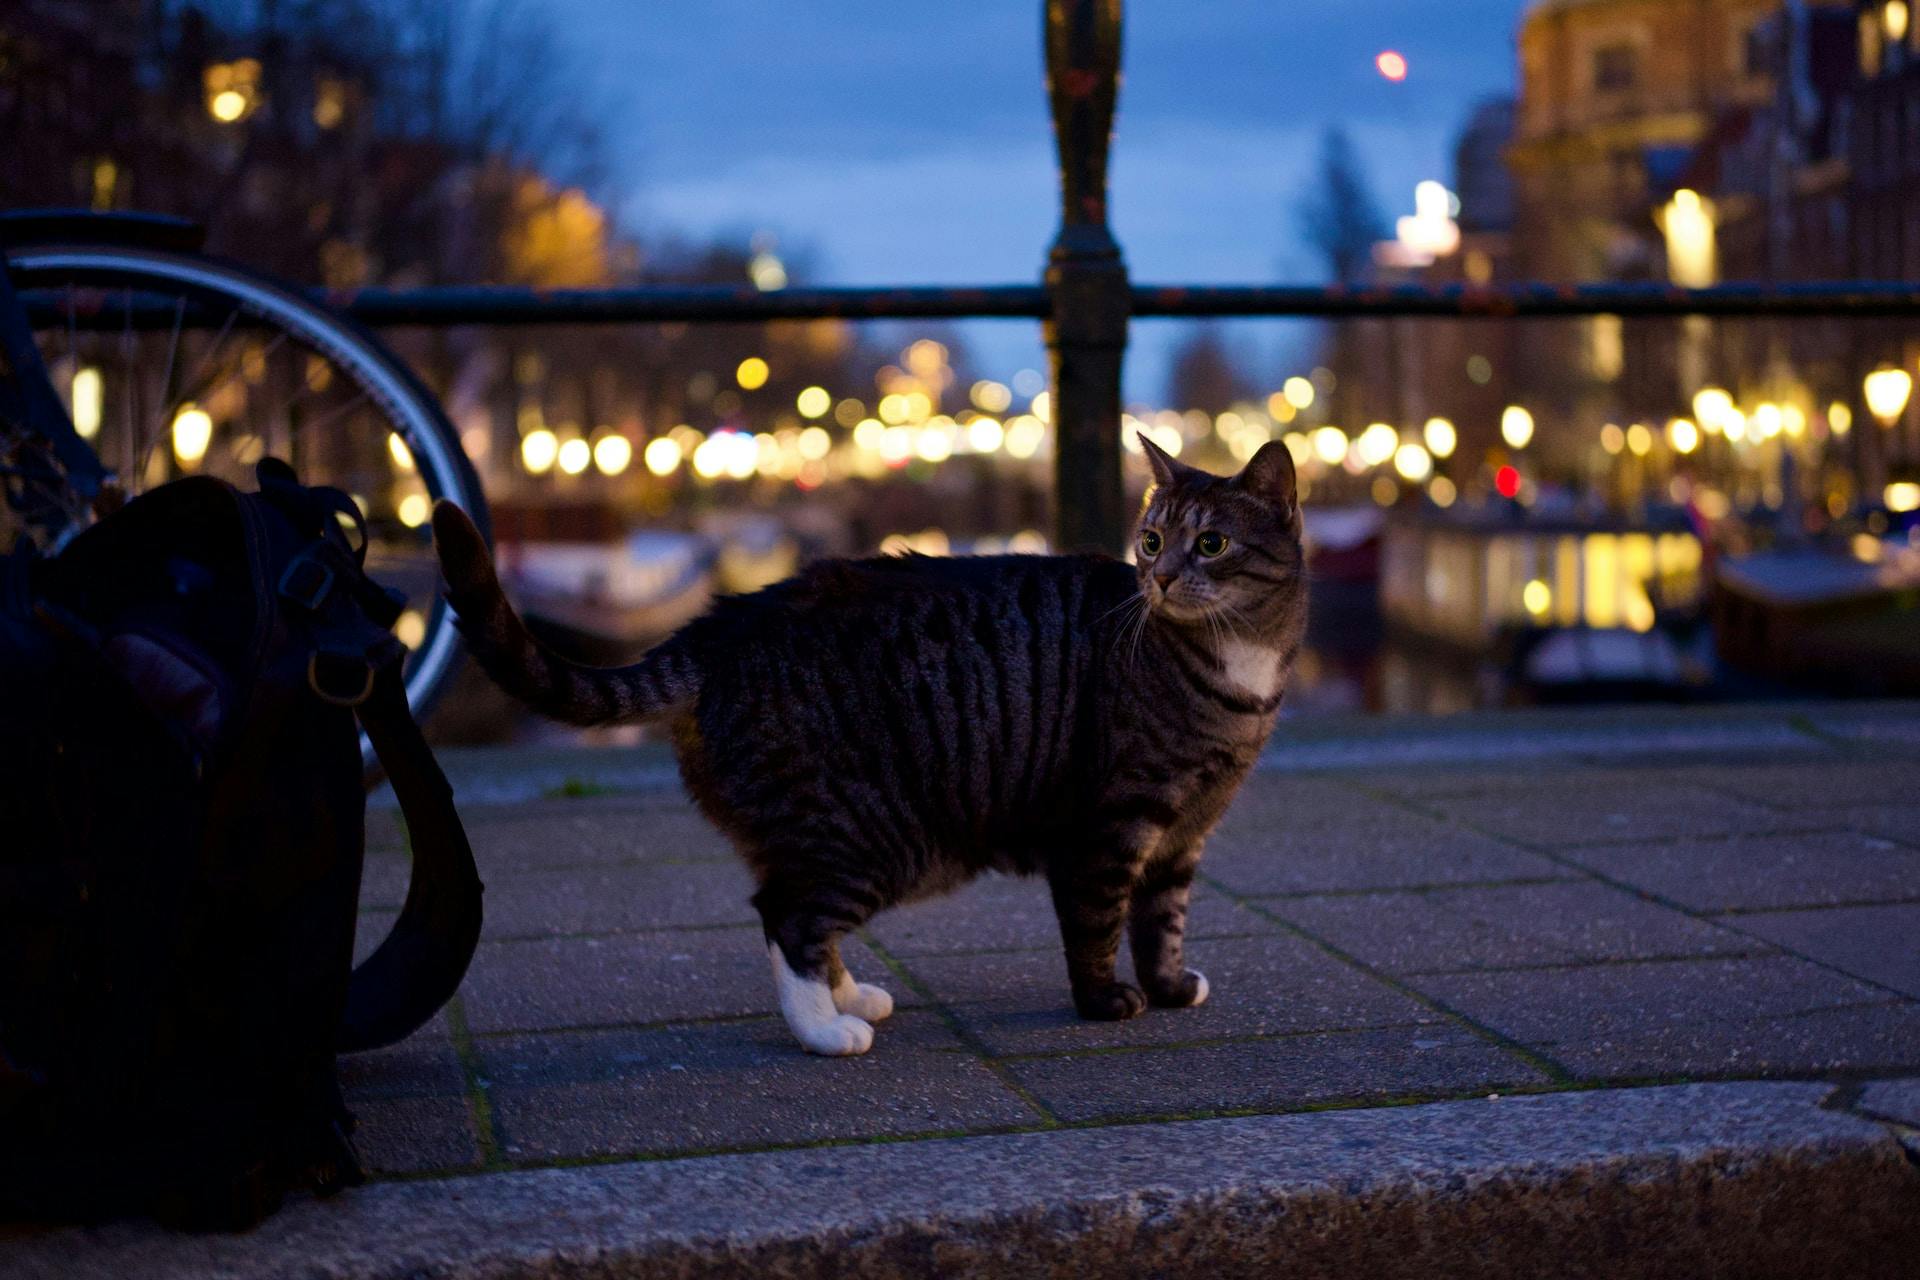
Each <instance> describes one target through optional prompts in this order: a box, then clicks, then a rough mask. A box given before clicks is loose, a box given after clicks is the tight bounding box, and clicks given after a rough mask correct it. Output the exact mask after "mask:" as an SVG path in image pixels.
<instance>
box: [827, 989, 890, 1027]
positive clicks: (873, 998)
mask: <svg viewBox="0 0 1920 1280" xmlns="http://www.w3.org/2000/svg"><path fill="white" fill-rule="evenodd" d="M833 1007H834V1008H836V1009H838V1010H839V1011H840V1012H842V1013H850V1014H852V1015H853V1016H854V1017H856V1018H865V1019H866V1020H867V1021H868V1022H880V1021H882V1020H884V1019H885V1018H886V1017H887V1016H888V1015H890V1014H891V1013H892V1012H893V997H892V996H890V995H888V994H887V993H886V992H885V991H883V990H881V989H880V988H879V987H876V986H874V985H873V984H872V983H871V982H849V983H847V984H846V985H845V986H841V987H836V988H834V992H833Z"/></svg>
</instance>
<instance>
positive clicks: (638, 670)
mask: <svg viewBox="0 0 1920 1280" xmlns="http://www.w3.org/2000/svg"><path fill="white" fill-rule="evenodd" d="M433 545H434V549H435V550H436V551H438V552H439V553H440V572H441V573H442V574H443V575H444V576H445V578H446V580H447V600H448V602H449V603H450V604H452V605H453V608H454V612H455V613H457V614H458V615H459V626H460V633H461V634H462V635H463V636H465V637H466V640H467V647H468V648H469V649H470V650H471V651H472V652H473V656H474V657H475V658H477V659H478V660H479V662H480V665H481V667H482V668H484V669H485V670H486V673H487V674H488V675H490V676H492V677H493V679H494V682H495V683H497V684H498V685H499V686H500V687H501V688H502V689H505V690H506V691H507V692H508V693H510V694H512V695H513V696H514V697H516V698H518V699H519V700H520V701H522V702H524V703H526V704H527V705H528V706H529V707H532V708H533V709H534V710H535V711H538V712H539V713H540V714H542V715H545V716H550V717H552V718H553V719H555V720H564V721H566V722H568V723H570V724H583V725H592V724H611V723H614V722H617V721H622V720H644V719H648V718H651V717H654V716H660V715H664V714H666V713H668V712H670V711H672V710H674V709H675V708H677V707H679V706H682V705H684V704H685V703H688V702H690V701H692V700H693V698H694V697H695V695H697V694H698V693H699V692H700V668H699V664H698V663H697V662H695V660H694V658H693V655H692V654H691V653H689V652H688V651H687V647H686V645H685V644H684V642H682V641H681V639H680V638H679V637H677V636H676V637H673V638H671V639H669V640H667V641H666V642H665V643H663V644H661V645H660V646H659V647H658V648H655V649H653V650H651V651H649V652H648V654H647V655H646V656H645V657H644V658H642V659H640V661H638V662H636V663H634V664H633V665H632V666H627V667H589V666H583V665H582V664H580V663H577V662H571V661H569V660H568V659H566V658H563V657H561V656H560V655H559V654H557V653H555V652H553V650H551V649H549V648H547V647H546V646H545V645H544V644H541V643H540V641H539V640H537V639H535V638H534V636H533V635H532V633H531V632H529V631H528V630H527V627H526V624H525V623H524V622H522V621H521V620H520V615H519V614H517V613H515V612H514V610H513V605H511V604H510V603H508V601H507V597H506V593H505V592H503V591H501V589H500V579H499V577H498V576H497V575H496V574H495V573H494V569H493V556H492V555H491V554H490V553H489V552H488V550H487V544H486V540H485V539H484V538H482V537H481V536H480V530H478V529H477V528H475V527H474V524H473V521H472V520H471V519H469V518H468V516H467V513H466V512H464V511H462V510H461V509H460V508H459V507H457V506H455V505H453V503H451V502H448V501H446V500H445V499H442V500H441V501H439V502H437V503H435V504H434V508H433Z"/></svg>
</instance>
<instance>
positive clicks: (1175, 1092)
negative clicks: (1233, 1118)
mask: <svg viewBox="0 0 1920 1280" xmlns="http://www.w3.org/2000/svg"><path fill="white" fill-rule="evenodd" d="M1007 1072H1008V1074H1009V1075H1011V1076H1012V1077H1013V1078H1014V1079H1015V1080H1017V1081H1018V1082H1019V1083H1020V1084H1021V1085H1023V1086H1025V1088H1026V1089H1027V1090H1028V1091H1029V1092H1030V1093H1032V1095H1033V1096H1034V1097H1035V1098H1036V1099H1038V1100H1039V1102H1040V1103H1041V1104H1042V1105H1044V1106H1045V1107H1046V1108H1047V1110H1048V1111H1049V1112H1050V1113H1052V1114H1053V1115H1055V1116H1058V1117H1059V1118H1060V1119H1061V1120H1064V1121H1067V1122H1068V1123H1084V1122H1088V1121H1111V1120H1119V1119H1135V1118H1138V1119H1153V1118H1156V1117H1166V1116H1170V1115H1173V1116H1177V1115H1182V1114H1188V1113H1193V1112H1213V1113H1218V1112H1223V1111H1242V1110H1247V1111H1277V1110H1283V1109H1290V1110H1298V1109H1301V1108H1304V1107H1313V1106H1317V1105H1321V1104H1324V1103H1329V1102H1349V1103H1352V1102H1359V1103H1365V1102H1373V1103H1379V1102H1386V1101H1390V1100H1394V1099H1404V1098H1409V1097H1428V1098H1432V1097H1449V1096H1455V1095H1459V1094H1463V1093H1487V1092H1489V1091H1499V1090H1502V1089H1511V1088H1513V1087H1515V1086H1531V1085H1541V1084H1545V1083H1547V1077H1546V1076H1545V1075H1543V1074H1542V1073H1541V1072H1540V1071H1538V1070H1537V1069H1535V1068H1533V1067H1531V1066H1529V1065H1528V1064H1527V1063H1525V1062H1524V1061H1522V1060H1521V1059H1519V1058H1517V1057H1515V1056H1513V1055H1512V1054H1509V1053H1506V1052H1504V1051H1503V1050H1501V1049H1499V1048H1497V1047H1496V1046H1494V1045H1492V1044H1490V1043H1488V1042H1487V1041H1486V1040H1484V1039H1482V1038H1481V1037H1479V1036H1477V1035H1475V1034H1473V1033H1472V1032H1469V1031H1463V1030H1460V1029H1459V1028H1457V1027H1454V1026H1420V1027H1383V1028H1379V1029H1376V1030H1348V1031H1337V1032H1320V1033H1315V1034H1311V1035H1299V1036H1286V1037H1282V1038H1272V1037H1266V1038H1261V1039H1254V1040H1239V1041H1231V1042H1225V1043H1216V1044H1197V1045H1190V1046H1187V1047H1183V1048H1169V1049H1153V1048H1140V1049H1121V1050H1115V1051H1113V1052H1109V1053H1068V1054H1055V1055H1049V1056H1046V1057H1037V1058H1016V1059H1012V1060H1010V1061H1009V1062H1008V1063H1007Z"/></svg>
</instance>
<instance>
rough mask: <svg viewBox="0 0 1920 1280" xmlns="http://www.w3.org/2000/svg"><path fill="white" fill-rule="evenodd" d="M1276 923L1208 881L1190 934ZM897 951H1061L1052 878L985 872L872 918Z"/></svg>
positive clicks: (883, 940)
mask: <svg viewBox="0 0 1920 1280" xmlns="http://www.w3.org/2000/svg"><path fill="white" fill-rule="evenodd" d="M1273 928H1274V926H1273V923H1272V922H1271V921H1269V920H1266V919H1264V918H1263V917H1261V916H1260V915H1258V914H1257V913H1255V912H1254V911H1252V910H1250V909H1249V908H1247V907H1246V906H1244V905H1243V904H1241V903H1239V902H1236V901H1234V900H1233V899H1231V898H1228V897H1225V896H1223V895H1221V894H1218V893H1213V892H1210V891H1209V890H1208V889H1207V888H1206V887H1205V886H1202V887H1201V888H1200V889H1199V890H1198V891H1197V892H1196V893H1195V894H1194V895H1193V899H1192V902H1191V904H1190V911H1189V915H1188V918H1187V936H1188V937H1192V938H1230V937H1235V936H1238V935H1241V934H1248V933H1270V932H1272V931H1273ZM868 932H870V933H871V934H872V936H873V937H874V939H875V940H876V941H878V942H879V943H880V944H881V945H883V946H884V947H886V948H887V950H888V951H889V952H891V953H892V954H893V955H896V956H902V957H907V956H920V955H939V954H945V953H952V952H970V951H1028V950H1031V951H1057V950H1059V948H1060V926H1059V925H1058V924H1057V923H1056V922H1055V920H1054V914H1053V898H1052V896H1051V895H1050V894H1049V892H1048V890H1047V886H1046V884H1045V882H1043V881H1040V880H1027V879H1016V878H1014V877H1010V876H986V877H983V878H981V879H979V880H976V881H975V882H974V883H972V884H970V885H967V886H965V887H964V888H962V889H959V890H957V891H956V892H954V893H952V894H950V895H948V896H946V897H943V898H933V899H929V900H927V901H925V902H915V903H910V904H908V905H907V906H904V907H899V908H897V909H895V910H893V911H887V912H883V913H882V914H881V915H879V916H878V917H876V918H875V919H874V920H873V922H872V923H871V924H870V925H869V926H868Z"/></svg>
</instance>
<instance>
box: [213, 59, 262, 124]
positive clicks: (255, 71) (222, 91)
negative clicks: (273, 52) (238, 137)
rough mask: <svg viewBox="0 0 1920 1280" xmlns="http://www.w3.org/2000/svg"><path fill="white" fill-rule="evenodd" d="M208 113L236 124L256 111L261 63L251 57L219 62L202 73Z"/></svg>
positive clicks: (225, 121)
mask: <svg viewBox="0 0 1920 1280" xmlns="http://www.w3.org/2000/svg"><path fill="white" fill-rule="evenodd" d="M201 83H202V86H203V88H204V90H205V93H206V99H207V114H208V115H210V116H212V117H213V118H214V119H215V120H217V121H219V122H220V123H221V124H233V123H235V122H237V121H240V120H244V119H246V118H247V117H248V116H249V115H251V114H252V113H253V109H254V106H255V105H256V103H257V101H258V98H259V93H260V64H259V62H257V61H255V60H254V59H252V58H241V59H239V60H237V61H234V62H216V63H214V64H213V65H212V66H210V67H208V68H207V69H206V71H205V72H203V73H202V75H201Z"/></svg>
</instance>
